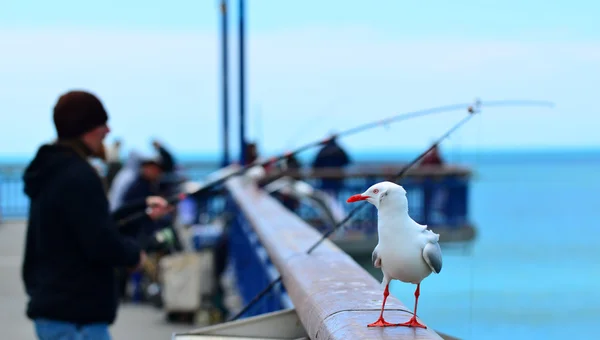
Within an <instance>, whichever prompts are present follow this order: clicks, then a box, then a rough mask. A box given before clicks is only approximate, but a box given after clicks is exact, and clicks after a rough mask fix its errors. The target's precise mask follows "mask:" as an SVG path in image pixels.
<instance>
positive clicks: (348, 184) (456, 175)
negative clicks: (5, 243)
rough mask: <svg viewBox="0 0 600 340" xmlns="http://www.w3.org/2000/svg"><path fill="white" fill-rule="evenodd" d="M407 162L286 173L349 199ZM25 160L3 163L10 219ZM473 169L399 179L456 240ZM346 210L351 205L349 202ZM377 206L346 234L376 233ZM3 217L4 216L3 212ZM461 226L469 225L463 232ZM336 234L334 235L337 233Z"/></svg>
mask: <svg viewBox="0 0 600 340" xmlns="http://www.w3.org/2000/svg"><path fill="white" fill-rule="evenodd" d="M402 166H403V164H399V163H394V164H389V163H388V164H385V163H358V164H357V165H355V166H352V167H350V168H349V169H346V170H340V169H322V170H316V171H315V170H308V169H305V170H302V171H299V172H294V171H286V172H283V173H282V174H287V175H292V176H297V177H300V178H301V179H303V180H305V181H306V182H308V183H309V184H311V185H313V186H315V187H316V188H319V187H321V181H322V179H324V178H337V179H341V180H342V181H343V184H342V186H341V187H340V188H339V189H338V190H335V191H334V192H331V194H332V195H333V196H334V197H335V198H336V200H337V201H338V202H341V203H342V202H344V201H345V200H346V198H347V197H348V196H350V195H352V194H355V193H358V192H362V191H364V190H366V189H367V188H368V187H369V186H370V185H372V184H374V183H376V182H379V181H383V180H394V175H395V174H396V173H397V172H398V171H399V170H400V169H401V168H402ZM217 169H218V166H217V164H216V163H211V162H185V163H182V164H181V172H182V173H183V174H184V176H185V177H186V178H188V179H189V180H196V181H197V180H202V179H203V178H205V176H206V175H208V174H210V173H211V172H213V171H215V170H217ZM23 170H24V165H18V164H14V165H4V166H0V216H2V217H3V218H5V219H15V218H17V219H19V218H25V217H26V216H27V212H28V206H29V200H28V199H27V197H26V196H25V194H24V193H23V182H22V175H23ZM470 178H471V172H470V170H469V169H466V168H462V167H456V166H444V167H415V168H413V169H411V170H410V171H408V173H407V175H406V176H405V177H404V178H403V179H402V180H400V181H399V183H400V184H402V185H403V186H404V187H405V188H406V190H407V194H408V197H409V204H410V206H409V210H410V214H411V216H412V217H413V218H414V219H415V220H416V221H418V222H419V223H422V224H427V225H428V226H430V227H431V228H433V229H435V230H436V232H439V233H440V234H441V235H442V236H441V241H442V242H444V241H447V240H453V237H454V236H453V235H457V234H458V235H459V236H460V237H459V238H462V239H468V238H470V236H472V235H471V234H472V228H471V226H470V221H469V216H468V215H469V210H468V200H469V182H470ZM224 204H225V201H224V198H223V197H216V198H214V199H210V200H208V201H206V202H201V204H200V207H199V208H200V209H199V210H200V211H199V215H200V218H201V220H206V219H210V218H212V217H214V216H215V215H218V214H219V213H220V212H221V211H222V210H223V207H224ZM342 207H343V209H344V210H345V212H348V211H349V210H350V209H351V207H350V206H348V205H346V204H343V203H342ZM295 212H296V213H298V214H299V215H300V216H301V217H302V218H303V219H304V220H306V221H308V222H309V223H310V224H311V225H313V226H314V227H315V228H317V229H318V230H321V231H323V230H326V229H327V228H329V227H330V226H329V225H326V224H325V223H324V222H323V220H322V219H320V218H319V212H318V211H316V210H315V209H314V208H312V207H310V206H309V205H307V204H305V202H301V204H300V206H299V208H298V209H297V210H296V211H295ZM375 216H376V210H375V209H374V208H373V207H368V208H366V209H363V210H362V211H361V212H359V213H358V214H357V215H356V216H355V218H354V219H353V222H352V223H351V224H348V225H347V226H346V228H344V230H343V231H341V232H343V233H344V234H345V235H356V237H367V236H369V235H374V234H375V233H376V230H377V228H376V225H375V224H374V223H373V221H374V220H375V219H374V218H375ZM0 218H1V217H0ZM461 230H466V235H465V233H462V231H461ZM335 237H336V235H334V238H335Z"/></svg>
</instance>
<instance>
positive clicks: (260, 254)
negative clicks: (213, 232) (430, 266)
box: [225, 177, 441, 340]
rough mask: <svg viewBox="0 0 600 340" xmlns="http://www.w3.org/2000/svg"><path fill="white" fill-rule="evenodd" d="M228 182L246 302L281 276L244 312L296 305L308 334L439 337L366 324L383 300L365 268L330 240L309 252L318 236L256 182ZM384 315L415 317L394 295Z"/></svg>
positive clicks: (397, 319) (429, 331)
mask: <svg viewBox="0 0 600 340" xmlns="http://www.w3.org/2000/svg"><path fill="white" fill-rule="evenodd" d="M225 186H226V188H227V190H228V192H229V195H230V197H229V198H228V208H229V209H232V210H231V211H236V212H237V215H236V218H235V222H233V223H232V226H231V228H232V229H231V230H230V234H229V235H230V237H231V239H230V242H231V243H230V246H231V248H232V250H231V257H232V259H231V260H232V261H233V263H234V266H235V272H236V276H237V280H238V283H239V286H240V288H241V289H244V290H246V292H245V293H244V294H243V299H244V300H245V302H246V303H247V302H249V301H250V299H251V298H252V297H254V295H255V294H256V293H258V292H260V291H261V290H262V289H263V288H264V287H266V286H267V285H268V284H269V282H270V281H271V280H273V279H275V277H277V276H278V275H279V274H280V275H281V276H282V282H283V286H280V287H276V289H275V291H274V292H272V293H271V294H270V296H266V297H264V298H265V301H264V302H261V303H259V304H258V305H257V306H256V309H251V310H250V311H248V314H246V315H245V316H251V315H257V314H260V313H265V312H270V311H275V310H279V309H282V308H289V307H292V306H293V307H294V308H295V309H296V312H297V314H298V316H299V318H300V320H301V321H302V324H303V325H304V328H305V330H306V332H307V334H308V335H309V337H310V339H340V340H341V339H344V340H346V339H415V338H418V339H441V337H440V336H439V335H438V334H437V333H436V332H435V331H433V330H432V329H431V328H427V329H411V328H406V327H389V328H384V329H382V328H368V327H367V326H366V325H367V324H369V323H371V322H373V321H375V320H376V319H377V318H378V316H379V311H380V306H381V300H382V298H383V296H382V287H380V285H379V283H378V282H377V281H376V280H375V279H374V278H373V277H372V276H371V275H370V274H369V273H367V272H366V271H365V270H364V269H363V268H362V267H360V265H358V264H357V263H356V262H354V261H353V260H352V258H351V257H350V256H349V255H347V254H346V253H344V252H343V251H342V250H340V249H339V248H338V247H337V246H336V245H335V244H333V243H332V242H331V241H328V240H326V241H325V242H323V244H321V245H320V246H319V248H317V249H316V250H315V251H313V253H311V254H310V255H308V254H306V250H307V249H308V248H309V247H310V246H311V245H313V244H314V243H315V242H316V241H317V240H319V238H320V237H321V234H320V233H319V232H318V231H317V230H315V229H314V228H313V227H311V226H310V225H308V224H307V223H306V222H304V221H303V220H302V219H301V218H300V217H299V216H298V215H296V214H294V213H293V212H291V211H290V210H288V209H286V208H285V207H283V205H282V204H281V203H279V202H278V201H277V200H276V199H275V198H273V197H272V196H270V195H269V194H267V193H266V192H264V191H263V190H261V189H258V188H257V187H256V186H255V185H254V183H251V182H250V183H248V182H246V181H244V179H243V178H239V177H236V178H232V179H230V180H228V181H227V182H226V184H225ZM250 273H251V274H250ZM251 275H252V276H251ZM255 275H257V276H255ZM251 277H252V279H251ZM255 278H256V279H255ZM245 286H246V287H245ZM248 287H251V288H248ZM385 315H386V319H388V320H390V321H393V322H403V321H406V320H408V319H410V317H411V316H412V314H411V313H410V311H409V310H408V309H407V308H406V306H404V305H403V304H402V303H401V302H400V301H399V300H397V299H396V298H394V297H392V296H390V298H389V299H388V301H387V304H386V312H385ZM415 332H416V334H415Z"/></svg>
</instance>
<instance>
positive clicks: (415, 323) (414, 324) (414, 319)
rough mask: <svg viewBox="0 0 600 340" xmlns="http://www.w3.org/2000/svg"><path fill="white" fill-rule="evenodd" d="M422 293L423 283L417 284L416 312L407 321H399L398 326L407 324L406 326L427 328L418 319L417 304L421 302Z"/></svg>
mask: <svg viewBox="0 0 600 340" xmlns="http://www.w3.org/2000/svg"><path fill="white" fill-rule="evenodd" d="M420 294H421V284H420V283H419V284H417V289H416V290H415V313H414V314H413V316H412V318H410V320H408V321H407V322H405V323H399V324H397V326H406V327H420V328H427V327H426V326H425V325H423V324H421V323H420V322H419V321H417V305H418V304H419V295H420Z"/></svg>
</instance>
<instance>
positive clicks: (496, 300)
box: [0, 150, 600, 340]
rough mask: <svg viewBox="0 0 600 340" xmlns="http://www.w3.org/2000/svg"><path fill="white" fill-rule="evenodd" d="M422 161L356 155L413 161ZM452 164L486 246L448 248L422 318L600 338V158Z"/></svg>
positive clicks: (437, 323)
mask: <svg viewBox="0 0 600 340" xmlns="http://www.w3.org/2000/svg"><path fill="white" fill-rule="evenodd" d="M417 154H418V151H417V152H415V153H411V152H403V153H398V154H390V153H388V154H375V153H364V154H356V155H354V154H353V155H352V156H353V158H354V159H355V160H357V161H369V160H377V161H382V160H383V161H385V160H389V161H408V160H410V159H411V158H412V157H414V156H415V155H417ZM446 156H447V158H448V159H449V160H450V161H451V162H458V163H461V164H465V165H468V166H470V167H471V168H472V169H473V171H474V172H475V176H474V177H473V180H472V184H471V188H470V205H469V209H470V217H471V220H472V222H473V223H474V224H475V225H476V226H477V230H478V237H477V239H476V241H475V242H473V243H472V244H471V246H470V247H468V248H463V247H456V248H451V247H444V248H443V251H444V268H443V270H442V272H441V273H440V274H439V275H435V274H432V275H431V276H430V277H428V278H427V279H426V280H425V281H424V282H423V284H422V285H421V297H420V303H419V310H418V312H419V316H420V317H421V318H422V319H423V320H424V321H425V322H426V323H427V324H429V325H430V326H431V327H432V328H434V329H436V330H439V331H440V332H444V333H447V334H450V335H453V336H457V337H459V338H462V339H490V340H491V339H547V340H552V339H597V338H599V336H598V334H597V332H598V331H597V328H596V322H597V321H598V320H600V289H598V287H599V283H600V240H599V236H600V222H599V221H600V206H599V205H598V202H599V200H598V199H597V198H598V196H599V195H600V150H529V151H518V152H517V151H510V150H497V151H489V150H488V151H484V150H478V151H470V152H466V151H464V152H455V151H452V150H448V151H447V154H446ZM199 158H200V157H199V156H194V155H185V156H182V157H180V159H185V160H193V159H199ZM202 158H203V160H207V158H209V157H202ZM0 180H1V179H0ZM2 194H3V193H2V192H0V195H2ZM11 194H12V193H11ZM22 199H24V197H22ZM0 202H2V203H3V204H5V199H4V198H0ZM391 288H392V289H391V290H392V294H393V295H395V296H396V297H398V298H399V299H400V300H401V301H403V302H404V303H405V304H406V305H407V307H409V308H410V309H411V310H412V308H413V303H414V296H413V292H414V288H415V286H414V285H410V284H404V283H401V282H396V281H395V282H393V283H392V286H391ZM389 321H393V322H400V321H403V320H389Z"/></svg>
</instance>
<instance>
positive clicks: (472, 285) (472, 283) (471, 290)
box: [469, 117, 483, 339]
mask: <svg viewBox="0 0 600 340" xmlns="http://www.w3.org/2000/svg"><path fill="white" fill-rule="evenodd" d="M478 123H479V124H478V127H477V133H476V137H475V138H476V139H477V141H476V143H475V145H476V146H475V159H474V161H473V163H474V165H479V164H480V158H479V155H480V147H481V130H482V125H483V119H482V118H481V117H480V118H479V122H478ZM480 178H481V177H480ZM469 254H470V256H471V261H470V262H471V263H470V266H471V268H470V269H471V270H470V273H469V285H470V287H469V338H470V339H473V304H474V301H475V289H474V288H475V256H473V252H472V249H471V251H470V252H469Z"/></svg>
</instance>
